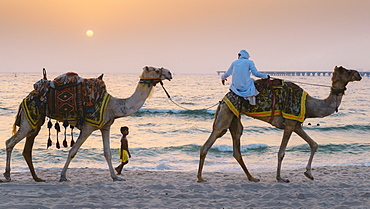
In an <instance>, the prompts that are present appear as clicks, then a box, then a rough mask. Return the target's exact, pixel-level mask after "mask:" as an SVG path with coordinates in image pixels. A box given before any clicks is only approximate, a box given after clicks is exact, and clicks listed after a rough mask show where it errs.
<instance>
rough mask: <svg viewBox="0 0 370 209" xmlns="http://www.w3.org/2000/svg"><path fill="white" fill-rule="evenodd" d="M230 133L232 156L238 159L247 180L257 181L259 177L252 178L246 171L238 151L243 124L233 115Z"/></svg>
mask: <svg viewBox="0 0 370 209" xmlns="http://www.w3.org/2000/svg"><path fill="white" fill-rule="evenodd" d="M229 129H230V133H231V136H232V138H233V156H234V158H235V159H236V161H238V163H239V165H240V166H241V167H242V169H243V170H244V173H245V174H246V175H247V177H248V180H249V181H254V182H257V181H259V179H256V178H254V177H253V176H252V175H251V174H250V173H249V171H248V169H247V166H246V165H245V164H244V161H243V158H242V154H241V152H240V137H241V136H242V134H243V125H242V123H241V121H240V118H237V117H234V118H233V120H232V122H231V126H230V128H229Z"/></svg>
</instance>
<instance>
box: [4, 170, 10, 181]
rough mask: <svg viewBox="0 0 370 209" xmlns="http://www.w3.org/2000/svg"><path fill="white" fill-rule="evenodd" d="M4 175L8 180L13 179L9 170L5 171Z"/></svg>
mask: <svg viewBox="0 0 370 209" xmlns="http://www.w3.org/2000/svg"><path fill="white" fill-rule="evenodd" d="M4 177H5V179H6V181H8V182H9V181H11V180H12V179H11V178H10V173H8V172H5V173H4Z"/></svg>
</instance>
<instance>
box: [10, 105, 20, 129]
mask: <svg viewBox="0 0 370 209" xmlns="http://www.w3.org/2000/svg"><path fill="white" fill-rule="evenodd" d="M21 111H22V104H21V105H19V108H18V113H17V116H15V121H14V124H13V130H12V134H13V135H14V134H15V133H16V132H17V126H20V125H21V122H20V119H21Z"/></svg>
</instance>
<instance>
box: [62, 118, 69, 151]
mask: <svg viewBox="0 0 370 209" xmlns="http://www.w3.org/2000/svg"><path fill="white" fill-rule="evenodd" d="M68 125H69V124H68V120H64V121H63V127H64V140H63V147H68V143H67V127H68Z"/></svg>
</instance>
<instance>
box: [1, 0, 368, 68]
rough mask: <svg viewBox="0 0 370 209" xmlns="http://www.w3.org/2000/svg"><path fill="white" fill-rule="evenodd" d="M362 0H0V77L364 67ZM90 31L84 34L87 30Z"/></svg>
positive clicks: (364, 1) (365, 44)
mask: <svg viewBox="0 0 370 209" xmlns="http://www.w3.org/2000/svg"><path fill="white" fill-rule="evenodd" d="M369 11H370V1H368V0H104V1H103V0H63V1H58V0H32V1H31V0H0V72H10V73H14V72H32V73H33V72H36V73H37V72H40V73H41V72H42V68H46V69H47V71H48V72H53V73H65V72H68V71H74V72H78V73H138V74H139V73H140V72H141V70H142V68H143V67H144V66H155V67H164V68H167V69H170V70H171V71H172V72H173V73H175V74H176V73H177V74H188V73H189V74H193V73H202V74H210V73H216V71H218V70H227V68H228V67H229V66H230V64H231V62H232V61H234V60H235V59H236V58H237V54H238V52H239V50H241V49H245V50H247V51H248V52H249V53H250V55H251V58H250V59H251V60H253V61H254V62H255V64H256V67H257V69H258V70H259V71H307V70H318V71H332V70H333V68H334V67H335V66H337V65H338V66H340V65H342V66H344V67H346V68H350V69H358V70H359V71H370V58H369V56H370V35H369V34H370V12H369ZM87 30H92V31H94V35H93V36H92V37H87V36H86V31H87Z"/></svg>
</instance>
